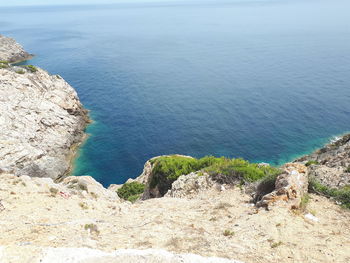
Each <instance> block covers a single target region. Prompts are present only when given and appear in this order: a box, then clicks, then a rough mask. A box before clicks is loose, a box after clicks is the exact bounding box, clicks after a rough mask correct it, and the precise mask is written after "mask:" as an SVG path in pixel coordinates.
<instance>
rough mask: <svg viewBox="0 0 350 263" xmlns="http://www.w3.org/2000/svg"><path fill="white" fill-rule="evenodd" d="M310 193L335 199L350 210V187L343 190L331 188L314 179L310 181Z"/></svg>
mask: <svg viewBox="0 0 350 263" xmlns="http://www.w3.org/2000/svg"><path fill="white" fill-rule="evenodd" d="M309 192H312V193H316V194H319V195H323V196H326V197H328V198H333V199H334V200H336V201H338V202H340V203H341V206H343V207H345V208H348V209H350V185H347V186H344V187H343V188H341V189H335V188H330V187H328V186H326V185H323V184H321V183H320V182H319V181H317V180H316V179H314V178H311V179H310V180H309Z"/></svg>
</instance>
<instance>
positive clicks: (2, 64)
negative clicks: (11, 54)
mask: <svg viewBox="0 0 350 263" xmlns="http://www.w3.org/2000/svg"><path fill="white" fill-rule="evenodd" d="M8 67H10V66H9V63H8V61H0V69H1V68H8Z"/></svg>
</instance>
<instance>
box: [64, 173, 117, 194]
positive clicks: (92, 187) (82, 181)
mask: <svg viewBox="0 0 350 263" xmlns="http://www.w3.org/2000/svg"><path fill="white" fill-rule="evenodd" d="M62 185H64V186H66V187H67V188H68V189H70V192H72V193H77V192H80V193H82V194H83V195H84V194H85V195H90V196H92V197H94V198H96V199H98V198H103V199H108V200H119V197H118V194H117V193H116V192H114V191H111V190H109V189H106V188H104V187H103V186H102V185H101V184H100V183H98V182H97V181H96V180H95V179H94V178H92V177H91V176H68V177H66V178H64V179H63V181H62Z"/></svg>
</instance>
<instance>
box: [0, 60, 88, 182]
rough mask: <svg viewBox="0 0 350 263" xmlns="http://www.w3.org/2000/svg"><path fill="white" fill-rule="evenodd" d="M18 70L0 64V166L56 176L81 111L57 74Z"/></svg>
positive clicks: (76, 133) (68, 154) (76, 134)
mask: <svg viewBox="0 0 350 263" xmlns="http://www.w3.org/2000/svg"><path fill="white" fill-rule="evenodd" d="M23 71H24V73H23V74H18V73H16V70H14V69H13V67H10V68H6V69H0V171H2V172H6V173H14V174H16V175H18V176H21V175H28V176H37V177H51V178H53V179H56V178H59V177H62V176H64V175H65V174H67V172H68V171H69V168H70V161H71V159H72V156H73V154H74V150H75V146H76V145H78V144H79V143H80V142H81V141H82V140H83V138H84V136H85V133H84V129H85V127H86V125H87V122H88V117H87V111H86V110H85V109H84V108H83V106H82V104H81V103H80V101H79V99H78V96H77V93H76V92H75V90H74V89H73V88H72V87H71V86H70V85H69V84H68V83H67V82H65V81H64V80H63V79H62V78H61V77H59V76H50V75H49V74H48V73H47V72H46V71H44V70H42V69H38V70H37V71H36V72H31V71H30V70H26V69H23Z"/></svg>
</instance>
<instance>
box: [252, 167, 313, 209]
mask: <svg viewBox="0 0 350 263" xmlns="http://www.w3.org/2000/svg"><path fill="white" fill-rule="evenodd" d="M283 168H284V172H283V173H282V174H281V175H279V176H277V179H276V182H275V190H274V191H272V192H271V193H269V194H266V195H265V196H263V197H262V199H261V200H260V201H259V202H258V203H257V206H258V207H259V206H263V207H267V208H270V207H271V206H273V205H276V204H279V205H282V206H287V207H289V208H291V209H298V208H300V204H301V201H302V198H303V196H304V195H305V194H307V191H308V174H307V168H306V166H304V165H302V164H297V163H288V164H286V165H284V167H283Z"/></svg>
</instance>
